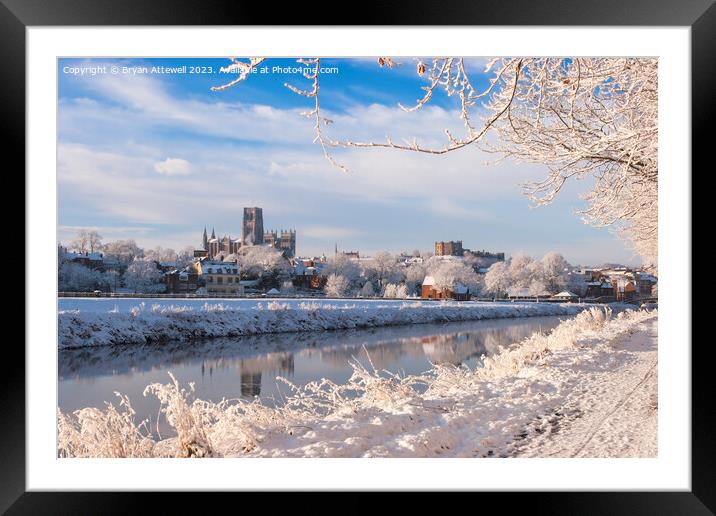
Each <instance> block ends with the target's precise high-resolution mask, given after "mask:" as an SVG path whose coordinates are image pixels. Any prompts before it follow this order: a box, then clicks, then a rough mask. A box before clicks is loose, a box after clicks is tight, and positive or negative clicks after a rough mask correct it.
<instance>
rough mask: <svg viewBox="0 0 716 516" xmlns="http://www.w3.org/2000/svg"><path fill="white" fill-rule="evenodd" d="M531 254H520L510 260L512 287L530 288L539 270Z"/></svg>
mask: <svg viewBox="0 0 716 516" xmlns="http://www.w3.org/2000/svg"><path fill="white" fill-rule="evenodd" d="M538 266H539V264H535V262H534V260H533V259H532V257H531V256H527V255H526V254H518V255H517V256H514V257H513V258H512V259H511V260H510V269H509V272H510V287H513V288H529V286H530V283H531V282H532V279H533V278H534V276H535V273H537V272H538V271H539V269H538Z"/></svg>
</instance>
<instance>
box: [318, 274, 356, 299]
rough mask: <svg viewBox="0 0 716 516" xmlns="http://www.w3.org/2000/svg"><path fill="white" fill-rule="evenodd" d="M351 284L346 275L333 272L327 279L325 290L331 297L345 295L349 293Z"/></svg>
mask: <svg viewBox="0 0 716 516" xmlns="http://www.w3.org/2000/svg"><path fill="white" fill-rule="evenodd" d="M349 286H350V284H349V282H348V279H346V277H345V276H341V275H340V274H331V275H330V276H328V280H326V286H325V288H324V291H325V293H326V295H327V296H330V297H345V295H346V294H347V293H348V288H349Z"/></svg>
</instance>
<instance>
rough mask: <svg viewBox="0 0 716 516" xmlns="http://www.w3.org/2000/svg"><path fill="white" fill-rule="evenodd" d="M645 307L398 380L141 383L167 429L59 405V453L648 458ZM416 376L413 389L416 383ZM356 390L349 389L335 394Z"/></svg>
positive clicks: (651, 397) (652, 326)
mask: <svg viewBox="0 0 716 516" xmlns="http://www.w3.org/2000/svg"><path fill="white" fill-rule="evenodd" d="M657 317H658V316H657V314H656V312H648V311H632V310H629V311H625V312H621V313H619V314H618V315H616V316H614V315H613V314H612V313H611V311H610V310H608V309H605V308H591V309H589V310H586V311H584V312H581V313H580V314H579V315H577V316H576V317H574V318H573V319H569V320H567V321H564V322H562V323H561V324H560V325H559V326H558V327H556V328H555V329H553V330H552V331H551V332H550V333H549V334H547V335H543V334H536V335H533V336H531V337H529V338H528V339H526V340H525V341H523V342H522V343H520V344H519V345H517V346H513V347H509V348H505V349H502V350H501V351H500V352H499V353H497V354H496V355H494V356H491V357H486V358H485V359H484V367H482V368H477V369H474V370H470V369H468V368H465V367H461V368H458V367H454V366H435V367H434V369H433V370H431V371H429V372H428V373H425V374H422V375H418V376H409V377H398V376H395V375H392V374H390V373H388V372H384V371H383V372H381V371H375V370H373V369H371V368H370V367H364V366H362V365H360V364H355V365H354V374H353V377H352V378H351V379H350V381H349V382H348V383H347V384H345V385H336V384H334V383H332V382H329V381H326V380H323V381H317V382H314V383H312V384H309V385H307V386H306V387H304V388H301V389H298V388H297V389H296V391H295V394H294V395H293V396H291V397H289V398H288V399H287V400H286V403H285V405H284V406H281V407H267V406H264V405H261V404H260V403H259V402H253V403H251V402H246V401H242V400H224V401H222V402H219V403H213V402H208V401H202V400H194V401H193V402H191V401H190V400H189V398H190V397H191V393H190V392H186V391H184V390H183V389H182V388H181V386H179V385H178V383H177V382H173V383H169V384H166V385H161V384H153V385H150V386H148V387H147V390H146V391H145V395H155V396H157V397H158V398H159V400H160V401H161V403H162V406H163V409H162V410H163V415H164V416H165V417H166V418H167V420H168V422H169V423H170V424H171V425H172V426H173V427H174V428H175V429H176V433H177V435H176V437H169V438H165V439H164V440H160V441H158V442H157V441H154V440H153V439H152V438H151V437H149V436H148V433H147V432H146V431H145V430H143V429H142V428H141V425H135V423H134V422H133V418H132V411H131V405H130V400H128V399H126V398H121V399H120V405H119V406H118V407H116V408H115V407H113V406H108V408H107V409H106V410H104V411H101V410H99V409H95V408H87V409H83V410H81V411H77V412H75V413H74V414H73V415H66V414H62V413H60V414H59V419H58V421H59V450H58V452H59V455H60V456H61V457H70V456H85V457H86V456H89V457H125V456H134V457H162V456H164V457H166V456H171V457H181V456H183V457H186V456H193V457H207V456H214V457H222V456H242V457H244V456H251V457H510V456H535V455H537V456H569V457H571V456H580V457H581V456H608V457H617V456H618V457H623V456H655V455H656V405H655V403H656V402H655V399H656V397H655V396H656V376H655V371H656V366H655V363H656V328H657ZM416 386H421V387H423V388H420V389H416V388H415V387H416ZM349 392H350V393H351V394H353V395H355V396H348V395H347V393H349Z"/></svg>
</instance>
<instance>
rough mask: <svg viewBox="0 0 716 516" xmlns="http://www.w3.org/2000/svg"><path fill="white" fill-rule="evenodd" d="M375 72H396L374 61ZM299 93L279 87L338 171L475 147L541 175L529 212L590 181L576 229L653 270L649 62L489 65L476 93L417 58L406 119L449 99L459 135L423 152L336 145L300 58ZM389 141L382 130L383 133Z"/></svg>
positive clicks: (242, 67) (404, 143)
mask: <svg viewBox="0 0 716 516" xmlns="http://www.w3.org/2000/svg"><path fill="white" fill-rule="evenodd" d="M265 60H266V58H265V57H257V58H251V59H248V60H244V61H242V60H240V59H232V60H231V63H230V64H228V66H227V67H225V68H222V70H224V71H226V72H232V73H234V74H236V75H235V78H233V79H232V80H231V81H230V82H228V83H226V84H223V85H220V86H217V87H214V88H212V89H213V90H215V91H221V90H225V89H227V88H230V87H232V86H235V85H236V84H238V83H240V82H241V81H244V80H246V79H248V78H249V77H252V75H253V73H252V72H253V71H254V70H255V68H256V67H257V66H258V65H260V64H261V63H263V62H264V61H265ZM377 61H378V64H379V65H380V66H386V67H388V68H392V67H394V66H397V65H399V64H403V63H400V62H399V61H397V60H395V59H391V58H386V57H381V58H379V59H378V60H377ZM298 62H299V63H300V64H301V65H302V66H303V67H304V68H305V70H306V71H305V72H304V74H303V77H304V79H305V80H306V81H307V84H306V85H305V86H303V85H301V86H296V85H294V84H286V87H288V88H289V89H290V90H291V91H293V92H294V93H296V94H299V95H301V96H303V97H305V98H306V99H307V100H308V102H309V103H310V105H311V109H310V110H309V111H307V112H304V113H303V114H304V115H305V116H307V117H308V118H310V119H311V120H312V121H313V126H314V131H315V142H316V143H318V144H319V145H320V146H321V149H322V151H323V154H324V156H325V157H326V159H328V160H329V161H330V162H331V163H333V164H334V165H336V166H338V167H339V168H341V169H345V166H344V165H343V164H341V163H338V162H337V161H336V160H335V159H334V157H333V156H332V154H331V149H332V148H335V147H351V148H381V147H382V148H388V149H398V150H404V151H411V152H419V153H425V154H447V153H449V152H453V151H456V150H459V149H462V148H465V147H467V146H470V145H481V146H483V148H484V149H485V150H487V151H489V152H494V153H496V154H497V156H498V158H499V159H505V158H509V159H513V160H515V161H518V162H527V163H536V164H538V165H540V166H545V167H547V170H548V172H547V175H546V177H545V178H544V179H543V180H541V181H536V182H533V183H531V184H528V185H527V186H526V193H527V194H528V195H529V196H530V198H531V199H532V200H533V201H534V202H536V203H537V204H538V205H545V204H549V203H551V202H552V201H553V200H554V199H555V198H556V197H557V195H558V194H559V192H560V191H561V190H562V189H563V187H564V184H565V183H566V182H567V181H569V180H572V179H583V178H589V179H590V180H591V184H592V188H591V190H589V191H587V192H586V193H585V194H584V195H583V197H584V199H585V201H586V204H587V206H586V208H584V209H583V210H582V211H581V215H582V217H583V219H584V220H585V221H586V222H588V223H591V224H593V225H596V226H611V227H614V228H616V230H617V231H618V233H619V234H620V235H621V236H622V237H623V238H625V239H626V240H627V241H628V242H629V243H631V245H632V246H633V247H634V248H635V249H636V251H637V252H639V253H640V254H641V256H642V257H643V258H644V260H645V261H646V262H649V263H653V264H656V260H657V229H658V212H657V201H658V196H657V190H658V188H657V187H658V153H657V150H658V148H657V144H658V141H657V136H658V118H657V113H658V60H657V59H655V58H633V57H629V58H594V57H572V58H569V57H567V58H564V57H560V58H543V57H515V58H503V59H493V60H492V61H490V63H488V65H487V66H486V68H485V73H486V74H487V76H488V77H487V79H488V80H487V84H486V86H485V87H484V88H481V89H480V88H478V87H477V86H476V84H477V83H476V82H475V81H474V80H473V79H472V78H471V73H470V72H469V67H467V66H466V64H465V61H464V59H462V58H455V57H440V58H416V59H415V63H414V64H415V70H416V74H417V76H419V77H420V78H421V80H423V81H425V82H426V84H425V85H424V86H423V87H422V89H423V91H424V93H423V94H422V96H421V97H420V98H419V99H418V100H417V101H416V103H415V104H414V105H412V106H407V107H406V106H402V105H401V106H400V107H401V108H402V109H403V110H405V111H409V112H410V111H417V110H419V109H421V108H423V107H424V106H426V105H427V104H428V103H429V102H430V101H431V99H433V97H434V96H435V94H436V93H437V92H440V91H442V92H444V93H445V94H446V95H447V96H448V97H452V98H455V99H456V100H457V103H458V109H457V112H458V113H459V115H458V116H459V118H460V121H461V122H462V125H463V127H464V133H463V134H461V135H458V134H454V133H453V132H452V131H450V130H448V129H446V130H445V133H446V140H445V142H444V143H443V144H438V145H435V146H429V145H425V144H422V143H420V142H418V141H417V139H415V138H413V139H410V138H409V135H398V136H399V137H400V138H401V139H400V141H396V140H394V139H393V137H392V136H390V135H389V136H388V137H387V139H386V140H385V141H355V140H350V139H346V140H339V139H335V138H333V137H331V136H330V135H329V134H328V132H327V128H328V126H329V124H331V122H332V120H330V119H329V118H328V117H327V116H325V115H324V114H323V111H322V108H321V94H322V93H321V88H320V80H321V76H320V73H319V70H320V68H321V59H320V58H302V59H299V60H298ZM384 129H385V132H386V133H388V134H389V133H390V130H391V128H390V127H385V128H384Z"/></svg>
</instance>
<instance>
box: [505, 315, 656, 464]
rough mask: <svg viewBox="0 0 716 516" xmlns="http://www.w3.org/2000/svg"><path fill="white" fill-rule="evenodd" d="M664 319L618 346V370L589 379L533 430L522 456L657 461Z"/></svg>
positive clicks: (532, 426)
mask: <svg viewBox="0 0 716 516" xmlns="http://www.w3.org/2000/svg"><path fill="white" fill-rule="evenodd" d="M657 324H658V319H657V318H654V319H653V320H651V321H649V322H647V323H646V328H645V329H644V330H642V331H637V332H635V333H633V334H632V335H631V336H630V337H629V338H628V339H627V340H625V341H624V342H620V343H615V345H614V348H615V352H616V354H617V360H618V361H619V362H622V363H623V365H622V366H621V367H618V368H617V369H615V370H612V371H598V372H594V373H591V374H590V373H587V374H585V375H584V376H583V377H582V378H581V379H580V381H579V383H578V385H577V386H576V388H575V389H574V390H573V391H572V393H571V394H570V395H569V396H567V399H566V402H565V403H564V405H563V406H562V407H560V408H559V409H557V411H556V412H557V414H553V415H551V417H548V418H541V420H537V421H535V422H533V423H532V424H530V425H529V426H528V435H530V436H531V437H527V438H525V440H524V441H523V442H522V443H521V445H519V446H518V447H516V449H515V453H514V456H519V457H613V456H615V455H616V456H619V457H656V456H657V441H658V439H657V435H658V433H657V420H658V409H657V407H658V395H657V393H658V391H657V384H658V358H657Z"/></svg>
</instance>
